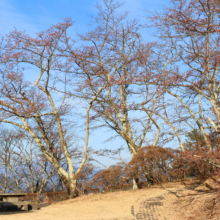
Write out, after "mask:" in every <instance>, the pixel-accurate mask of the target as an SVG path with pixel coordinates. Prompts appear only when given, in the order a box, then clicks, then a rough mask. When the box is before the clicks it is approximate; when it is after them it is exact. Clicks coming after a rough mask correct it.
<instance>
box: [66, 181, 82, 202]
mask: <svg viewBox="0 0 220 220" xmlns="http://www.w3.org/2000/svg"><path fill="white" fill-rule="evenodd" d="M76 184H77V181H76V180H74V179H71V178H69V180H67V181H66V182H65V186H66V189H67V192H68V194H69V195H70V198H76V197H77V196H78V195H79V192H78V189H77V186H76Z"/></svg>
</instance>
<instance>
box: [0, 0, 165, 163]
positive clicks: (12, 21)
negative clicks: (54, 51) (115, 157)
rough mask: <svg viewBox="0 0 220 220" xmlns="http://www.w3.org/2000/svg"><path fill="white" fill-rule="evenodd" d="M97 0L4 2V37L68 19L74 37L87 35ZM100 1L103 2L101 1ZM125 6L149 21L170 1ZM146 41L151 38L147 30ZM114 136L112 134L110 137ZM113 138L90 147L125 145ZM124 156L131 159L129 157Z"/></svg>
mask: <svg viewBox="0 0 220 220" xmlns="http://www.w3.org/2000/svg"><path fill="white" fill-rule="evenodd" d="M96 2H97V0H0V23H1V25H0V34H1V35H4V34H7V33H8V32H10V31H12V30H13V29H14V28H16V29H17V30H26V31H27V33H28V34H30V35H32V36H33V35H34V34H35V33H37V32H40V31H43V30H45V29H47V28H49V27H50V26H51V25H52V24H56V23H58V22H61V21H62V19H63V18H65V17H71V18H72V20H73V21H75V24H74V26H73V27H72V29H71V32H72V34H74V32H75V31H77V32H80V33H82V32H85V31H87V30H88V24H89V22H90V20H91V18H90V17H89V15H95V13H96V9H95V7H94V5H95V4H96ZM98 2H101V0H100V1H98ZM123 2H124V3H125V4H124V5H123V6H122V7H121V9H120V10H121V11H122V12H123V11H125V10H126V11H129V12H130V16H129V17H130V18H131V19H133V18H136V19H140V20H141V21H142V22H146V16H147V15H148V14H147V12H146V11H155V10H157V11H160V10H161V9H162V5H168V4H169V0H163V1H162V0H153V1H152V0H124V1H123ZM145 36H146V41H148V37H149V38H150V35H148V34H147V30H146V35H145ZM110 135H111V134H110ZM107 137H109V134H107V133H102V132H101V131H99V132H98V133H94V134H93V135H92V136H91V138H90V144H89V145H90V146H92V147H94V148H103V147H106V148H117V147H118V146H120V145H121V144H122V143H123V142H122V141H120V140H119V139H116V140H115V141H114V142H112V143H103V141H104V140H105V139H106V138H107ZM124 157H125V158H126V157H127V158H128V157H129V154H127V155H126V154H125V155H124ZM101 162H103V163H105V164H106V165H110V164H111V162H110V160H106V159H102V160H101Z"/></svg>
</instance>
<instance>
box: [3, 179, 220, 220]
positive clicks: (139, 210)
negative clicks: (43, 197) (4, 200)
mask: <svg viewBox="0 0 220 220" xmlns="http://www.w3.org/2000/svg"><path fill="white" fill-rule="evenodd" d="M217 181H218V180H216V179H209V180H207V181H206V182H204V183H202V184H201V183H199V182H198V181H187V182H182V183H169V184H163V185H162V186H156V187H152V188H146V189H142V190H137V191H121V192H112V193H106V194H89V195H84V196H81V197H79V198H76V199H71V200H67V201H63V202H58V203H54V204H52V205H50V206H47V207H44V208H41V209H40V210H37V211H29V212H22V211H20V212H9V213H1V215H0V220H6V219H7V220H44V219H45V220H46V219H47V220H54V219H64V220H66V219H67V220H68V219H74V220H79V219H84V220H92V219H95V220H99V219H100V220H101V219H103V220H133V219H134V220H142V219H143V220H144V219H146V220H178V219H180V220H184V219H191V220H194V219H195V220H206V219H213V220H219V219H220V211H219V209H220V206H219V205H220V202H219V200H220V199H219V197H218V192H217V187H218V184H217V183H218V182H217Z"/></svg>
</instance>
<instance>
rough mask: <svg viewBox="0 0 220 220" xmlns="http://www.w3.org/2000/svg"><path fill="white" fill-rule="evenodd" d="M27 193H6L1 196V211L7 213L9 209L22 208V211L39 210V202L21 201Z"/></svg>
mask: <svg viewBox="0 0 220 220" xmlns="http://www.w3.org/2000/svg"><path fill="white" fill-rule="evenodd" d="M25 195H26V193H4V194H0V211H7V210H8V208H9V207H13V206H22V208H21V209H22V210H25V211H28V210H31V209H32V210H37V208H38V202H37V201H19V200H18V199H19V198H20V197H24V196H25Z"/></svg>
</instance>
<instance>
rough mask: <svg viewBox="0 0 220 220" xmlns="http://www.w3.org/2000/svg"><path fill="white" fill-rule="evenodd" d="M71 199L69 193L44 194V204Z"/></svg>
mask: <svg viewBox="0 0 220 220" xmlns="http://www.w3.org/2000/svg"><path fill="white" fill-rule="evenodd" d="M69 198H70V196H69V194H68V192H67V191H63V192H45V193H43V201H44V202H54V201H64V200H67V199H69Z"/></svg>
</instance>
